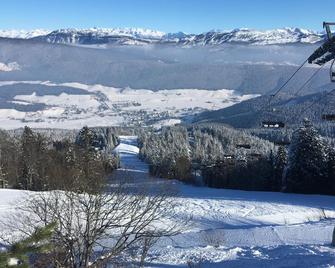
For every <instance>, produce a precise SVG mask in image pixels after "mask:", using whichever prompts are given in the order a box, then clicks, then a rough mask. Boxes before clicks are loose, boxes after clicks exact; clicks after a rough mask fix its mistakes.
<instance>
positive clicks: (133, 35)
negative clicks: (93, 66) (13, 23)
mask: <svg viewBox="0 0 335 268" xmlns="http://www.w3.org/2000/svg"><path fill="white" fill-rule="evenodd" d="M64 35H66V37H64ZM38 36H45V37H46V40H47V41H48V42H56V43H69V44H75V43H77V41H78V37H79V36H89V37H90V38H93V39H94V38H98V39H99V38H101V37H107V36H113V37H115V36H116V37H119V38H120V40H121V43H122V44H125V45H145V44H147V43H149V44H151V43H157V42H159V43H164V42H168V43H169V44H182V45H219V44H222V43H226V42H228V43H234V42H237V43H250V44H256V45H274V44H290V43H309V44H313V43H317V42H320V41H322V40H323V38H324V36H325V34H324V33H323V32H315V31H312V30H307V29H301V28H289V27H286V28H282V29H272V30H254V29H248V28H238V29H233V30H222V31H218V30H212V31H209V32H205V33H203V34H185V33H183V32H178V33H164V32H161V31H157V30H151V29H143V28H87V29H75V28H69V29H59V30H55V31H48V30H41V29H37V30H31V31H28V30H0V37H7V38H27V39H29V38H34V37H38ZM122 38H129V39H125V40H122ZM143 40H146V41H148V42H142V41H143ZM98 43H99V42H98ZM92 44H95V40H92Z"/></svg>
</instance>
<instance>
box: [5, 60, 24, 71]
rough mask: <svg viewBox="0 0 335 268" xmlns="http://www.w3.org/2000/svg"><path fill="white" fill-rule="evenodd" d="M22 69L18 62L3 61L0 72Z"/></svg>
mask: <svg viewBox="0 0 335 268" xmlns="http://www.w3.org/2000/svg"><path fill="white" fill-rule="evenodd" d="M19 70H21V67H20V65H19V64H18V63H17V62H15V61H14V62H9V63H7V64H6V63H3V62H0V72H12V71H19Z"/></svg>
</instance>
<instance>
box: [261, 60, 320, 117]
mask: <svg viewBox="0 0 335 268" xmlns="http://www.w3.org/2000/svg"><path fill="white" fill-rule="evenodd" d="M307 61H308V60H306V61H305V62H303V63H302V64H301V65H300V66H299V67H298V69H297V70H295V72H294V73H293V74H292V75H291V76H290V77H289V78H288V80H287V81H286V82H285V83H284V84H283V85H282V86H281V87H280V88H279V89H278V90H277V91H276V92H275V93H274V94H272V95H269V99H268V101H267V103H266V104H265V105H264V106H263V107H262V108H261V109H260V110H259V111H258V112H259V113H260V114H262V113H263V112H264V111H265V108H267V109H268V110H270V108H271V101H272V100H273V98H274V97H275V96H276V95H278V94H279V92H280V91H281V90H282V89H283V88H284V87H285V86H286V85H287V84H288V83H289V82H290V81H291V80H292V78H293V77H294V76H295V75H296V74H297V73H298V72H299V70H300V69H301V68H302V67H303V66H304V65H305V64H306V62H307ZM324 66H325V63H324V64H322V65H320V66H319V68H317V70H316V71H314V73H313V74H312V75H311V76H310V77H309V78H308V79H307V80H306V82H305V83H304V84H303V85H302V86H301V87H300V88H299V89H298V90H297V91H296V92H295V94H294V95H293V96H292V97H291V98H290V99H288V101H287V102H290V101H291V100H292V99H293V98H294V97H297V96H298V94H299V93H300V92H301V91H302V90H303V89H304V88H305V86H306V85H307V84H308V83H309V82H310V81H311V80H312V79H313V78H314V77H315V76H316V75H317V74H318V73H319V72H320V71H321V70H322V68H323V67H324ZM313 105H314V104H313ZM313 105H312V106H313ZM304 112H305V111H304ZM299 118H300V117H299Z"/></svg>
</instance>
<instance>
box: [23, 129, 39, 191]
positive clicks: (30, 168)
mask: <svg viewBox="0 0 335 268" xmlns="http://www.w3.org/2000/svg"><path fill="white" fill-rule="evenodd" d="M34 152H35V137H34V133H33V131H32V130H31V129H30V128H29V127H27V126H25V127H24V130H23V133H22V136H21V152H20V153H21V157H20V168H19V173H20V177H19V181H18V187H19V188H22V189H26V190H31V189H32V188H33V182H34V178H35V177H36V175H37V170H36V166H35V161H34V160H35V153H34Z"/></svg>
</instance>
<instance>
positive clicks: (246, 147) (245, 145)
mask: <svg viewBox="0 0 335 268" xmlns="http://www.w3.org/2000/svg"><path fill="white" fill-rule="evenodd" d="M236 148H237V149H242V148H243V149H251V145H250V144H236Z"/></svg>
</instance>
